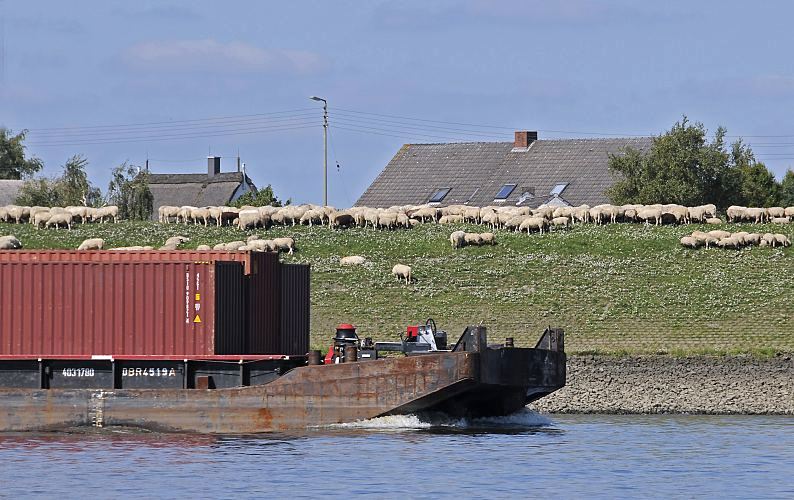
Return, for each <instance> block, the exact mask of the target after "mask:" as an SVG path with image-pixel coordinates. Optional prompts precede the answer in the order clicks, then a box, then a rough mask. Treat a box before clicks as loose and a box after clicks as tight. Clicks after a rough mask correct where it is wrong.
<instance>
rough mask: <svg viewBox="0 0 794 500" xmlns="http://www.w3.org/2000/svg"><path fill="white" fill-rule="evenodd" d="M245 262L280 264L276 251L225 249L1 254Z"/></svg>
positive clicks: (28, 258) (252, 269)
mask: <svg viewBox="0 0 794 500" xmlns="http://www.w3.org/2000/svg"><path fill="white" fill-rule="evenodd" d="M190 261H196V262H217V261H232V262H241V263H243V265H244V266H245V269H244V270H245V274H246V275H248V274H253V273H256V271H257V268H258V266H259V265H261V264H262V263H263V262H270V263H272V262H273V261H276V262H277V261H278V254H276V253H274V252H227V251H222V250H207V251H203V250H202V251H198V250H88V251H86V250H15V251H13V252H0V262H190Z"/></svg>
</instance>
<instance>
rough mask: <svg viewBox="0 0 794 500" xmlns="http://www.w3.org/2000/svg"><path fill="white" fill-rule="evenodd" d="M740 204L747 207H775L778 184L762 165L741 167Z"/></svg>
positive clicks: (755, 164)
mask: <svg viewBox="0 0 794 500" xmlns="http://www.w3.org/2000/svg"><path fill="white" fill-rule="evenodd" d="M740 168H741V173H742V175H741V186H740V193H741V204H742V205H745V206H748V207H772V206H776V205H777V203H778V200H779V198H780V184H778V183H777V180H775V176H774V174H772V172H770V171H769V169H767V168H766V165H764V164H763V163H751V164H748V165H742V166H741V167H740Z"/></svg>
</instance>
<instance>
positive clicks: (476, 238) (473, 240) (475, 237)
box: [463, 233, 482, 246]
mask: <svg viewBox="0 0 794 500" xmlns="http://www.w3.org/2000/svg"><path fill="white" fill-rule="evenodd" d="M463 239H464V241H465V242H466V244H467V245H474V246H479V245H481V244H482V238H480V233H466V234H465V235H464V236H463Z"/></svg>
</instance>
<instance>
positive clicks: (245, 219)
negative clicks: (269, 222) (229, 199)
mask: <svg viewBox="0 0 794 500" xmlns="http://www.w3.org/2000/svg"><path fill="white" fill-rule="evenodd" d="M261 222H262V218H261V217H260V216H259V210H241V211H240V213H239V214H238V218H237V227H238V228H239V229H241V230H243V231H245V230H246V229H249V228H255V227H258V226H259V225H260V224H261Z"/></svg>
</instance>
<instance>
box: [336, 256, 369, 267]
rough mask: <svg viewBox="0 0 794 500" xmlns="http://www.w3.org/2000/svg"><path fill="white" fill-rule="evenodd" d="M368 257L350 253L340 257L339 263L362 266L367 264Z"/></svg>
mask: <svg viewBox="0 0 794 500" xmlns="http://www.w3.org/2000/svg"><path fill="white" fill-rule="evenodd" d="M366 262H367V259H365V258H364V257H362V256H360V255H350V256H347V257H342V258H341V259H339V263H340V264H341V265H343V266H361V265H363V264H366Z"/></svg>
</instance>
